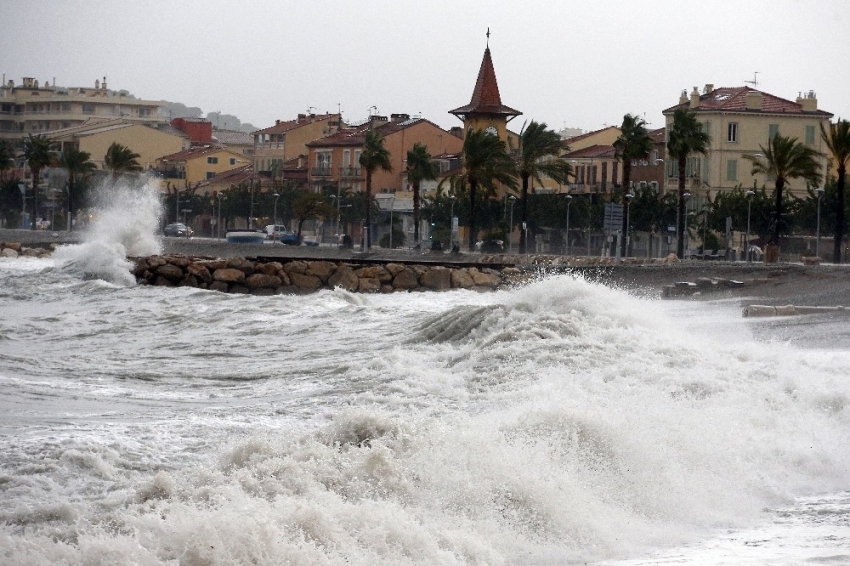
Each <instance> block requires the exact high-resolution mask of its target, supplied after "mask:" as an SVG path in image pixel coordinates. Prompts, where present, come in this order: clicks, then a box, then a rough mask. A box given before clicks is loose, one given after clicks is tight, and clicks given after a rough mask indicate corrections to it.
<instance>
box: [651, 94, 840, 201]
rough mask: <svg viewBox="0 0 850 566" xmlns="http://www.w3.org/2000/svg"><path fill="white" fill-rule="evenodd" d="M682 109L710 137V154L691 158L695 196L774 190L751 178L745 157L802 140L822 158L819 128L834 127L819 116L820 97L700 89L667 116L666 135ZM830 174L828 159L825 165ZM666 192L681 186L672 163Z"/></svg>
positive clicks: (801, 185) (799, 188)
mask: <svg viewBox="0 0 850 566" xmlns="http://www.w3.org/2000/svg"><path fill="white" fill-rule="evenodd" d="M679 108H687V109H689V110H691V111H692V112H694V113H695V114H696V116H697V119H698V120H699V121H700V122H701V123H702V124H703V128H704V130H705V131H706V132H707V133H708V134H709V136H711V143H710V145H709V150H708V154H707V155H705V156H703V155H694V156H692V157H689V158H688V163H687V169H686V175H687V177H688V178H687V184H686V187H687V189H688V190H689V191H690V192H692V193H694V194H696V195H708V196H713V195H715V194H716V193H717V192H718V191H722V190H729V189H734V188H735V187H738V186H741V187H744V188H750V187H753V186H758V187H761V186H763V185H764V186H767V187H768V189H770V188H772V187H773V182H772V181H771V180H770V179H766V178H765V176H764V175H755V176H754V175H752V174H751V173H750V171H751V169H752V166H751V163H750V162H749V161H748V160H746V159H744V156H745V155H754V154H757V153H762V151H761V147H766V146H767V144H768V142H769V141H770V139H771V138H772V136H774V135H776V134H777V133H778V134H781V135H783V136H790V137H794V138H797V139H798V140H799V141H800V142H802V143H805V144H807V145H809V146H810V147H812V148H814V149H815V150H817V151H818V152H821V153H824V154H825V152H826V150H827V148H826V146H825V144H824V143H823V140H822V139H821V135H820V126H821V124H823V125H824V126H826V125H827V124H828V123H829V120H830V118H832V114H830V113H829V112H825V111H823V110H818V101H817V98H816V96H815V93H814V92H812V91H809V92H807V93H801V94H800V96H798V97H797V99H796V100H795V101H793V102H792V101H790V100H786V99H784V98H779V97H778V96H774V95H772V94H768V93H766V92H761V91H758V90H755V89H752V88H750V87H732V88H717V89H716V88H714V85H711V84H707V85H705V88H704V89H703V91H702V93H700V92H699V91H698V90H697V88H696V87H694V89H693V91H692V92H691V93H690V95H688V94H687V92H686V91H682V94H681V96H680V98H679V104H677V105H676V106H672V107H670V108H668V109H667V110H664V112H663V114H664V116H665V118H666V123H667V132H669V131H670V127H671V126H672V123H673V113H674V112H675V111H676V110H677V109H679ZM821 163H822V165H823V171H824V172H826V166H827V160H826V156H825V155H824V157H823V158H822V161H821ZM666 168H667V186H668V187H676V186H678V165H677V164H676V163H673V162H672V160H669V159H668V160H667V162H666ZM788 188H789V189H790V190H791V191H794V192H797V193H802V192H804V191H805V189H806V182H805V181H804V180H801V179H794V180H792V181H790V182H789V184H788Z"/></svg>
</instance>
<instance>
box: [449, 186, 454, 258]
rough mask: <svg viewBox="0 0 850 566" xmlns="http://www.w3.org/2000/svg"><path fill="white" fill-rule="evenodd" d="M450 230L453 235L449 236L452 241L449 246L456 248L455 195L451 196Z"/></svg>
mask: <svg viewBox="0 0 850 566" xmlns="http://www.w3.org/2000/svg"><path fill="white" fill-rule="evenodd" d="M449 201H450V204H449V231H450V232H451V237H450V238H449V239H450V240H451V242H449V248H454V245H455V196H454V195H452V196H450V197H449Z"/></svg>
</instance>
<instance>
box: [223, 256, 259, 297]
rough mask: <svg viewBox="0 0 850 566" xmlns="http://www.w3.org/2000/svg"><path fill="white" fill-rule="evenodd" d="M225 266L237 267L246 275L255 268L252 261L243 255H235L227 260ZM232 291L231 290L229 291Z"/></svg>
mask: <svg viewBox="0 0 850 566" xmlns="http://www.w3.org/2000/svg"><path fill="white" fill-rule="evenodd" d="M227 267H228V268H230V269H238V270H239V271H241V272H242V273H244V274H245V276H246V277H247V276H248V275H251V274H252V273H254V272H255V271H256V270H257V268H256V266H255V265H254V262H252V261H248V260H247V259H245V258H244V257H235V258H233V259H231V260H230V261H228V262H227ZM231 292H232V291H231Z"/></svg>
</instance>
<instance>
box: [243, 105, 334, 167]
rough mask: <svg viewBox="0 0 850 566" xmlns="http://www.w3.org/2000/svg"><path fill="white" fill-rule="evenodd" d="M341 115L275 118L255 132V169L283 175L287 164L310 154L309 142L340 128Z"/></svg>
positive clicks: (301, 115)
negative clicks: (267, 125)
mask: <svg viewBox="0 0 850 566" xmlns="http://www.w3.org/2000/svg"><path fill="white" fill-rule="evenodd" d="M341 126H342V122H341V119H340V115H339V114H299V115H298V117H297V118H296V119H295V120H287V121H281V120H276V121H275V125H274V126H270V127H268V128H264V129H262V130H257V131H256V132H254V134H253V135H254V148H253V156H254V170H255V171H257V172H261V173H263V174H265V175H268V176H270V177H280V175H281V173H282V171H283V169H284V164H285V163H287V162H290V161H292V160H294V159H297V158H298V157H299V156H302V155H307V153H308V150H307V144H308V143H309V142H312V141H314V140H317V139H319V138H322V137H324V136H329V135H331V134H334V133H336V132H337V131H339V129H340V127H341Z"/></svg>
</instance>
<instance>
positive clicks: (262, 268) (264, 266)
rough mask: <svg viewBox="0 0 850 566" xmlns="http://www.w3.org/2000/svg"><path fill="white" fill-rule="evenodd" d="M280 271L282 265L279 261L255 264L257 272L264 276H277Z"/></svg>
mask: <svg viewBox="0 0 850 566" xmlns="http://www.w3.org/2000/svg"><path fill="white" fill-rule="evenodd" d="M281 269H283V264H282V263H280V262H279V261H270V262H267V263H259V264H257V271H259V272H260V273H265V274H266V275H277V274H278V272H279V271H280V270H281Z"/></svg>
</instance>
